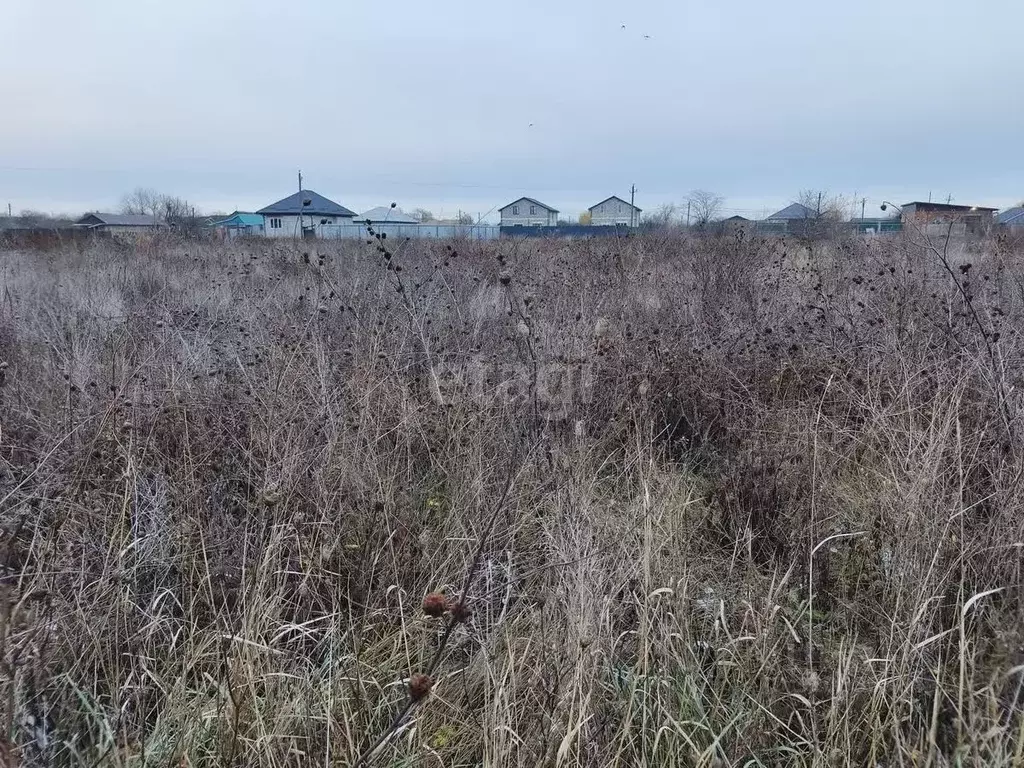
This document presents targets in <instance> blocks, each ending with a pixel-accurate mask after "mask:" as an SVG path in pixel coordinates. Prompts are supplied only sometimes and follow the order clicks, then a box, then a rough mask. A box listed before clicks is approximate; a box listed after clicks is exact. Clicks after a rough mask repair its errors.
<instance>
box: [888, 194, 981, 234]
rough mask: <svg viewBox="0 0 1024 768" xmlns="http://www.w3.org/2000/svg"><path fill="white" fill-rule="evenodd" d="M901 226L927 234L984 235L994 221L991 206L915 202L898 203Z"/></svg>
mask: <svg viewBox="0 0 1024 768" xmlns="http://www.w3.org/2000/svg"><path fill="white" fill-rule="evenodd" d="M900 210H901V211H902V213H901V214H900V220H901V221H902V222H903V224H904V226H909V227H911V228H913V229H917V230H920V231H921V232H923V233H924V234H925V235H928V236H930V237H945V236H947V235H951V236H953V237H965V236H975V235H985V234H988V233H989V232H990V231H991V229H992V227H993V225H994V224H995V212H996V209H995V208H985V207H984V206H980V205H951V204H949V203H923V202H920V201H915V202H913V203H906V204H905V205H901V206H900Z"/></svg>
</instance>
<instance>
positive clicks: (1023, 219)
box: [996, 205, 1024, 224]
mask: <svg viewBox="0 0 1024 768" xmlns="http://www.w3.org/2000/svg"><path fill="white" fill-rule="evenodd" d="M1010 222H1013V223H1014V224H1024V205H1022V206H1018V207H1016V208H1007V209H1006V210H1005V211H1003V212H1002V213H1000V214H999V215H998V216H996V223H997V224H1009V223H1010Z"/></svg>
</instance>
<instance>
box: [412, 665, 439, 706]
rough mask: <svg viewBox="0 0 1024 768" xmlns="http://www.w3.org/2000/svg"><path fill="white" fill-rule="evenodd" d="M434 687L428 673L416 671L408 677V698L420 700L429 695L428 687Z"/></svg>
mask: <svg viewBox="0 0 1024 768" xmlns="http://www.w3.org/2000/svg"><path fill="white" fill-rule="evenodd" d="M433 687H434V679H433V678H432V677H431V676H430V675H425V674H423V673H422V672H417V673H416V674H414V675H413V676H412V677H410V678H409V698H410V699H412V700H413V701H422V700H423V699H425V698H427V696H429V695H430V689H431V688H433Z"/></svg>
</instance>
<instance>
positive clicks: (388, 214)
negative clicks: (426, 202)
mask: <svg viewBox="0 0 1024 768" xmlns="http://www.w3.org/2000/svg"><path fill="white" fill-rule="evenodd" d="M356 219H357V220H358V221H369V222H379V223H382V224H384V223H386V224H419V221H418V220H417V219H415V218H413V217H412V216H410V215H409V214H408V213H406V212H405V211H403V210H402V209H401V208H392V207H391V206H388V205H378V206H377V207H376V208H371V209H370V210H368V211H365V212H363V213H361V214H359V215H358V216H356Z"/></svg>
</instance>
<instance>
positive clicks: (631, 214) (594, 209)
mask: <svg viewBox="0 0 1024 768" xmlns="http://www.w3.org/2000/svg"><path fill="white" fill-rule="evenodd" d="M587 210H588V211H590V225H591V226H592V227H621V226H626V227H636V226H639V224H640V214H641V213H642V211H641V210H640V209H639V208H637V207H636V206H635V205H632V204H631V203H627V202H626V201H625V200H623V199H622V198H621V197H617V196H616V195H612V196H611V197H609V198H606V199H605V200H602V201H601V202H600V203H598V204H597V205H592V206H590V208H588V209H587Z"/></svg>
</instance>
